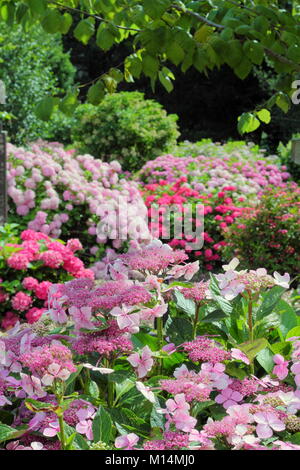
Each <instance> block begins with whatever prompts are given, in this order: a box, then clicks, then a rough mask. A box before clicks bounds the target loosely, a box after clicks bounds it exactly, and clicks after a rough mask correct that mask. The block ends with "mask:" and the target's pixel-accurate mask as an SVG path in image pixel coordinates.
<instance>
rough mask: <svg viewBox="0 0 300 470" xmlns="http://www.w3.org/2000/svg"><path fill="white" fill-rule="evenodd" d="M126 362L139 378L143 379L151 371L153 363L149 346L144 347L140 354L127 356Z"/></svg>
mask: <svg viewBox="0 0 300 470" xmlns="http://www.w3.org/2000/svg"><path fill="white" fill-rule="evenodd" d="M127 360H128V362H129V363H130V364H131V365H132V366H133V367H134V368H135V369H136V371H137V374H138V377H139V378H142V377H145V376H146V375H147V373H148V372H149V371H150V370H151V369H152V366H153V363H154V361H153V359H152V352H151V349H150V348H149V346H145V347H144V348H143V349H142V350H141V353H140V354H139V353H133V354H131V355H130V356H128V358H127Z"/></svg>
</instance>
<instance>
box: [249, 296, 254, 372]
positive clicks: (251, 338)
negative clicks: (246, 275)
mask: <svg viewBox="0 0 300 470" xmlns="http://www.w3.org/2000/svg"><path fill="white" fill-rule="evenodd" d="M248 294H249V303H248V328H249V340H250V342H251V343H253V340H254V334H253V303H252V297H251V293H250V292H248ZM250 371H251V374H253V375H254V362H253V360H251V361H250Z"/></svg>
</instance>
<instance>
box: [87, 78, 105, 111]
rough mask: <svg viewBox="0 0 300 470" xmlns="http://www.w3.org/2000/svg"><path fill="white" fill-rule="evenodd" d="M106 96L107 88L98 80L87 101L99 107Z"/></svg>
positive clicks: (91, 88) (90, 89) (90, 90)
mask: <svg viewBox="0 0 300 470" xmlns="http://www.w3.org/2000/svg"><path fill="white" fill-rule="evenodd" d="M104 96H105V86H104V83H103V82H102V80H98V81H97V82H96V83H95V84H94V85H92V86H91V87H90V88H89V90H88V93H87V100H88V102H89V103H91V104H93V105H94V106H97V105H98V104H100V103H101V101H102V100H103V98H104Z"/></svg>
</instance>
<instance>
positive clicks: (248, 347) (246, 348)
mask: <svg viewBox="0 0 300 470" xmlns="http://www.w3.org/2000/svg"><path fill="white" fill-rule="evenodd" d="M267 345H268V341H267V340H266V339H265V338H257V339H255V340H254V341H252V342H251V341H246V342H245V343H242V344H239V345H238V348H239V349H240V350H241V351H243V353H245V354H246V356H247V357H248V358H249V360H250V361H253V359H254V358H255V357H256V356H257V354H258V353H259V352H260V351H261V350H262V349H264V348H266V347H267Z"/></svg>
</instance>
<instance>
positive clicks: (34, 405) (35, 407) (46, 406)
mask: <svg viewBox="0 0 300 470" xmlns="http://www.w3.org/2000/svg"><path fill="white" fill-rule="evenodd" d="M25 405H26V407H27V408H28V409H29V410H30V411H34V412H36V413H38V412H41V411H53V410H54V409H56V408H58V405H55V404H53V403H44V402H42V401H38V400H34V399H33V398H26V400H25Z"/></svg>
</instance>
